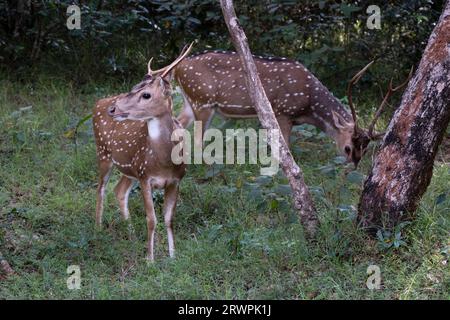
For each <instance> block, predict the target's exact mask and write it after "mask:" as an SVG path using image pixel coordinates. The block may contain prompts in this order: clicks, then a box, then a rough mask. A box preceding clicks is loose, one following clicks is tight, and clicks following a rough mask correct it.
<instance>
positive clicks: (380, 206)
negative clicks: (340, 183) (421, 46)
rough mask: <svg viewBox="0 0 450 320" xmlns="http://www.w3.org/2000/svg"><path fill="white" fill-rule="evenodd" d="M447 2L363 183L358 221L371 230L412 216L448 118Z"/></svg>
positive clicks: (449, 54)
mask: <svg viewBox="0 0 450 320" xmlns="http://www.w3.org/2000/svg"><path fill="white" fill-rule="evenodd" d="M449 103H450V1H447V3H446V5H445V6H444V11H443V13H442V15H441V17H440V19H439V22H438V24H437V26H436V27H435V29H434V30H433V32H432V34H431V36H430V39H429V41H428V45H427V47H426V49H425V51H424V54H423V57H422V60H421V61H420V65H419V68H418V69H417V71H416V73H415V75H414V77H413V78H412V79H411V81H410V82H409V85H408V88H407V89H406V91H405V93H404V94H403V97H402V102H401V105H400V107H399V108H398V109H397V111H396V112H395V114H394V117H393V118H392V120H391V122H390V124H389V127H388V131H387V133H386V135H385V137H384V140H383V144H382V146H381V149H380V151H379V152H378V153H377V155H376V158H375V161H374V163H373V166H372V170H371V173H370V175H369V177H368V178H367V180H366V181H365V183H364V190H363V193H362V195H361V199H360V204H359V212H358V220H359V223H360V225H361V226H362V227H364V228H367V229H368V231H369V232H371V233H372V232H374V231H376V230H377V229H378V228H380V227H388V228H390V227H393V226H395V225H396V224H397V223H399V222H400V221H403V220H407V219H410V218H411V214H412V213H413V212H414V211H415V210H416V208H417V206H418V203H419V200H420V198H421V196H422V195H423V194H424V193H425V191H426V189H427V187H428V185H429V183H430V180H431V176H432V173H433V162H434V158H435V156H436V153H437V149H438V146H439V144H440V143H441V142H442V138H443V137H444V134H445V131H446V129H447V126H448V123H449V120H450V106H449Z"/></svg>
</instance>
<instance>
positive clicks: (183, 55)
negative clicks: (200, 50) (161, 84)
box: [161, 41, 195, 78]
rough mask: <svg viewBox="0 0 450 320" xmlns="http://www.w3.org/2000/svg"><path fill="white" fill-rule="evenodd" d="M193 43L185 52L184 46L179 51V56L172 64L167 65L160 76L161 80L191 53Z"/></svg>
mask: <svg viewBox="0 0 450 320" xmlns="http://www.w3.org/2000/svg"><path fill="white" fill-rule="evenodd" d="M194 43H195V41H192V42H191V44H190V45H189V47H188V48H187V49H186V50H185V48H186V46H184V48H183V50H182V51H181V54H180V56H179V57H178V58H176V59H175V61H174V62H172V63H171V64H170V65H168V66H167V67H166V68H165V70H164V72H163V74H162V75H161V78H164V77H165V76H166V75H167V74H168V73H169V72H170V71H171V70H172V69H173V68H174V67H176V66H177V64H179V63H180V62H181V61H183V59H184V58H185V57H186V56H187V55H188V54H189V53H190V52H191V50H192V47H193V46H194Z"/></svg>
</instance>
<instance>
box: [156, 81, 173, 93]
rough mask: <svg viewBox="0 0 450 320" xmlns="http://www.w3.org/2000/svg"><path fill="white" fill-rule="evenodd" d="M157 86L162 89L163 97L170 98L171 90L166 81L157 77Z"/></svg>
mask: <svg viewBox="0 0 450 320" xmlns="http://www.w3.org/2000/svg"><path fill="white" fill-rule="evenodd" d="M158 80H159V86H160V87H161V88H162V90H163V94H164V95H165V96H170V95H171V94H172V90H171V87H170V82H168V81H167V79H165V78H162V77H159V79H158Z"/></svg>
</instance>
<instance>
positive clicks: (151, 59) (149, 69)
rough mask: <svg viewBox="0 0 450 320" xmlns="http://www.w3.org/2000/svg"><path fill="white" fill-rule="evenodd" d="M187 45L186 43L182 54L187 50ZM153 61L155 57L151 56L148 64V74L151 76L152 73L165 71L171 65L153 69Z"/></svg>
mask: <svg viewBox="0 0 450 320" xmlns="http://www.w3.org/2000/svg"><path fill="white" fill-rule="evenodd" d="M186 47H187V45H185V46H184V47H183V50H182V51H181V54H183V53H184V52H185V50H186ZM152 61H153V57H151V58H150V61H149V62H148V64H147V68H148V74H149V75H151V76H152V75H155V74H158V73H160V72H163V71H165V70H166V69H167V68H168V67H169V66H165V67H164V68H161V69H158V70H155V71H153V70H152V68H151V64H152Z"/></svg>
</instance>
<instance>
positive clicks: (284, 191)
mask: <svg viewBox="0 0 450 320" xmlns="http://www.w3.org/2000/svg"><path fill="white" fill-rule="evenodd" d="M274 191H275V192H276V193H277V194H279V195H282V196H289V195H291V194H292V189H291V186H290V185H288V184H280V185H278V186H277V187H276V188H275V190H274Z"/></svg>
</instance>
